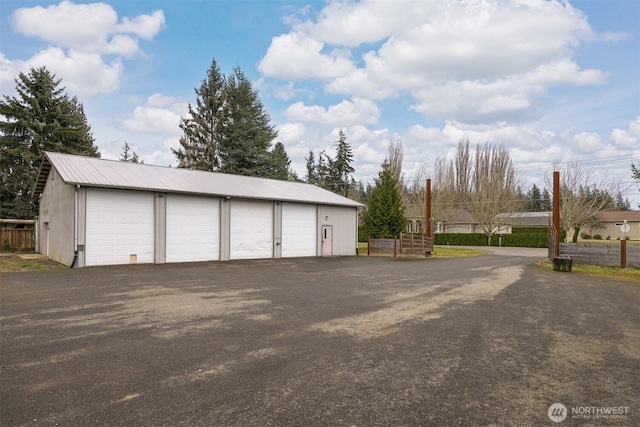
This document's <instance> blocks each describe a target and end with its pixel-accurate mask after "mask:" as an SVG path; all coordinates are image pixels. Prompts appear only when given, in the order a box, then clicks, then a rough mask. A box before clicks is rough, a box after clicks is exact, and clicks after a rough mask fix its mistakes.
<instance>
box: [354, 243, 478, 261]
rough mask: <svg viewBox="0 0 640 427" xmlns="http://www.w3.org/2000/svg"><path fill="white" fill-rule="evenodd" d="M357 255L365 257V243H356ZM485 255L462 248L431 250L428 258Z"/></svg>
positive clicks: (436, 248) (437, 248) (475, 250)
mask: <svg viewBox="0 0 640 427" xmlns="http://www.w3.org/2000/svg"><path fill="white" fill-rule="evenodd" d="M358 254H359V255H360V256H367V243H366V242H359V243H358ZM484 254H486V252H485V251H483V250H478V249H464V248H443V247H435V248H433V253H432V254H431V257H430V258H462V257H469V256H478V255H484ZM374 256H390V255H374Z"/></svg>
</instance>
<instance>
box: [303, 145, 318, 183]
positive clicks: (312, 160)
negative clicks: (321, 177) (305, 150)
mask: <svg viewBox="0 0 640 427" xmlns="http://www.w3.org/2000/svg"><path fill="white" fill-rule="evenodd" d="M305 160H306V161H307V175H306V176H305V182H306V183H307V184H314V185H315V184H318V171H317V167H316V156H315V154H314V152H313V150H309V157H305Z"/></svg>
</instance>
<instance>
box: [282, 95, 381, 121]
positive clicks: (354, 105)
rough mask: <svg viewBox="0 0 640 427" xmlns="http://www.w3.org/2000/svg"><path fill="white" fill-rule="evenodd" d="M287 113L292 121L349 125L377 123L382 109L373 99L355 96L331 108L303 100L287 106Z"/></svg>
mask: <svg viewBox="0 0 640 427" xmlns="http://www.w3.org/2000/svg"><path fill="white" fill-rule="evenodd" d="M285 115H286V117H287V119H289V120H291V121H298V122H315V123H322V124H326V125H330V126H338V127H347V126H351V125H354V124H357V123H367V124H373V123H377V122H378V119H379V117H380V110H379V109H378V107H377V105H376V104H375V103H373V102H372V101H369V100H367V99H362V98H357V97H354V98H353V99H352V100H351V101H347V100H344V101H342V102H341V103H339V104H336V105H332V106H330V107H329V108H324V107H321V106H319V105H312V106H306V105H304V103H302V102H296V103H295V104H293V105H291V106H289V108H287V110H286V111H285Z"/></svg>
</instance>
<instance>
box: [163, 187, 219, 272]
mask: <svg viewBox="0 0 640 427" xmlns="http://www.w3.org/2000/svg"><path fill="white" fill-rule="evenodd" d="M166 259H167V262H189V261H216V260H219V259H220V199H218V198H213V197H195V196H182V195H176V194H169V195H167V258H166Z"/></svg>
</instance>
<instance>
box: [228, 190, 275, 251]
mask: <svg viewBox="0 0 640 427" xmlns="http://www.w3.org/2000/svg"><path fill="white" fill-rule="evenodd" d="M229 255H230V258H231V259H251V258H271V257H273V203H272V202H256V201H245V200H232V201H231V242H230V254H229Z"/></svg>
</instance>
